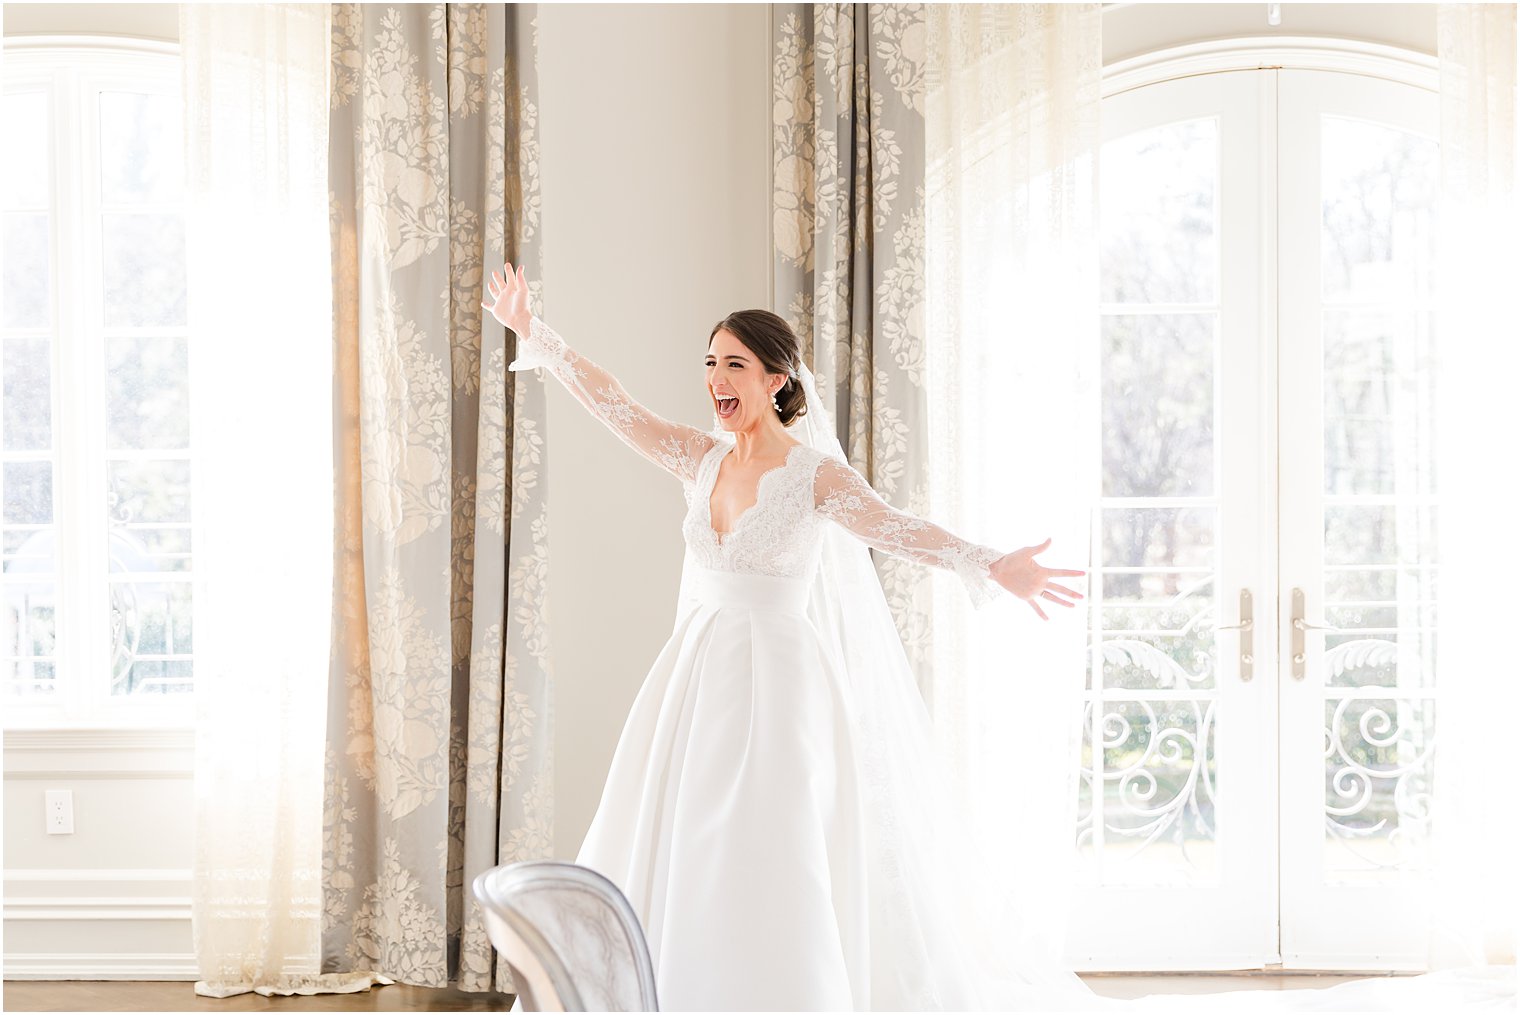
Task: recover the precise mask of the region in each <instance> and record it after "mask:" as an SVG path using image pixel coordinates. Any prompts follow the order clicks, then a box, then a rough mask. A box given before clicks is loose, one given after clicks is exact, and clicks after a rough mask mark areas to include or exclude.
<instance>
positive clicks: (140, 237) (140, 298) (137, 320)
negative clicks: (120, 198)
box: [100, 214, 185, 328]
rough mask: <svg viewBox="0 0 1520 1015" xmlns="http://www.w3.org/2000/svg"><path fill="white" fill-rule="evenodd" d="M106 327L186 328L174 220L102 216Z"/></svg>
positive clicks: (181, 240) (179, 233) (179, 235)
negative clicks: (184, 326)
mask: <svg viewBox="0 0 1520 1015" xmlns="http://www.w3.org/2000/svg"><path fill="white" fill-rule="evenodd" d="M100 229H101V247H102V249H101V256H102V258H103V259H104V264H105V322H106V327H110V328H116V327H124V328H130V327H144V326H147V327H152V326H169V327H174V326H183V325H184V324H185V225H184V220H183V218H182V217H181V216H179V215H136V214H109V215H102V216H101V223H100Z"/></svg>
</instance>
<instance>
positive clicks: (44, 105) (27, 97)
mask: <svg viewBox="0 0 1520 1015" xmlns="http://www.w3.org/2000/svg"><path fill="white" fill-rule="evenodd" d="M4 108H5V142H6V143H5V175H4V181H5V195H4V201H5V207H6V208H27V209H41V208H47V207H49V206H50V200H51V199H50V195H49V194H48V176H49V174H48V168H49V159H50V153H51V151H52V148H51V145H50V144H49V137H48V97H47V93H46V92H10V93H7V94H6V96H5V107H4Z"/></svg>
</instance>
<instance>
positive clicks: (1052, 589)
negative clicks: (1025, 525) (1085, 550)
mask: <svg viewBox="0 0 1520 1015" xmlns="http://www.w3.org/2000/svg"><path fill="white" fill-rule="evenodd" d="M1049 547H1050V539H1049V538H1047V539H1046V540H1045V542H1043V543H1041V544H1040V545H1039V546H1026V547H1024V548H1023V549H1022V550H1014V551H1013V552H1012V553H1009V554H1005V555H1004V556H1002V557H999V558H998V559H997V560H995V561H993V562H992V567H991V569H990V570H991V572H992V577H993V578H994V579H995V580H996V581H997V583H998V584H999V585H1001V586H1003V588H1005V589H1007V590H1008V591H1009V592H1012V593H1013V594H1014V595H1016V596H1018V597H1019V598H1020V599H1022V600H1024V601H1025V602H1027V603H1028V604H1029V607H1030V609H1032V610H1034V612H1036V613H1038V614H1039V615H1040V619H1041V620H1049V619H1050V618H1049V617H1047V616H1045V611H1044V610H1042V609H1040V604H1039V602H1038V600H1039V599H1042V598H1043V599H1049V600H1050V601H1051V602H1053V603H1060V604H1061V605H1062V606H1075V605H1077V604H1076V603H1073V602H1068V601H1067V600H1065V599H1062V598H1061V597H1060V596H1059V595H1057V594H1056V593H1061V594H1062V595H1067V596H1071V597H1072V598H1073V599H1081V598H1082V593H1080V592H1075V591H1073V590H1071V589H1069V588H1067V587H1066V586H1064V585H1057V584H1056V583H1055V582H1053V581H1051V580H1050V579H1051V577H1052V576H1054V575H1068V574H1086V573H1087V572H1086V571H1072V570H1069V569H1066V568H1050V567H1045V566H1044V565H1043V564H1036V563H1035V562H1034V555H1035V554H1037V553H1043V552H1044V551H1045V550H1047V549H1049Z"/></svg>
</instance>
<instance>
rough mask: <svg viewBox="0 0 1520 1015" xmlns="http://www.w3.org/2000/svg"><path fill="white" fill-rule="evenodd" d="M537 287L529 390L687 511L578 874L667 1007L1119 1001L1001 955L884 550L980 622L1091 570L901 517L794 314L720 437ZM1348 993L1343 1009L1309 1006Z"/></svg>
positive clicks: (523, 308)
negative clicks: (597, 356) (596, 885)
mask: <svg viewBox="0 0 1520 1015" xmlns="http://www.w3.org/2000/svg"><path fill="white" fill-rule="evenodd" d="M527 291H528V287H527V279H526V276H525V269H524V268H523V267H518V268H517V269H516V270H515V271H514V270H513V269H512V267H511V265H506V266H505V269H504V274H503V273H498V272H493V273H492V277H491V280H490V282H489V283H488V284H487V295H488V297H489V299H488V300H486V301H485V302H483V304H482V306H483V307H485V308H486V309H487V310H489V311H490V312H491V313H492V315H493V316H494V317H495V318H496V320H497V321H499V322H500V323H501V324H503V325H504V326H506V327H508V328H510V329H512V331H513V332H515V333H516V335H517V338H518V346H517V353H518V354H517V358H516V359H515V360H514V361H513V362H512V363H511V364H510V365H509V367H508V369H510V370H523V369H532V368H536V367H545V368H547V369H548V370H549V372H550V373H552V374H553V375H554V377H556V378H557V379H558V380H559V381H560V382H561V383H562V384H564V385H565V387H566V388H567V389H568V390H569V391H570V393H571V394H572V395H573V396H574V397H575V398H576V399H577V400H578V401H580V402H581V403H582V404H583V405H585V406H586V408H587V409H588V410H590V411H591V412H592V414H593V415H595V416H596V417H597V418H598V419H600V420H601V421H602V422H603V423H604V424H606V426H607V427H608V428H609V429H610V430H612V432H613V433H614V434H616V435H617V436H618V437H619V438H620V439H621V440H622V441H624V442H625V443H626V444H628V445H629V446H630V447H632V448H633V449H634V450H635V451H638V452H639V453H640V454H641V455H643V456H644V457H646V458H648V459H649V460H650V461H652V462H654V463H655V464H656V465H658V466H660V467H661V468H662V469H664V470H665V471H667V472H669V473H671V474H672V475H674V476H675V477H676V478H677V479H679V480H680V481H681V485H682V489H683V491H684V493H685V499H686V504H687V510H686V514H685V517H684V519H683V521H682V526H681V531H682V535H683V538H684V541H685V546H686V552H685V560H684V564H683V569H682V577H681V587H680V592H679V596H678V608H677V611H676V613H677V616H676V621H675V626H674V629H673V630H672V632H671V635H670V638H669V640H668V641H667V642H666V643H665V645H664V647H663V648H662V649H661V650H660V652H659V655H658V656H657V657H656V659H655V660H654V663H653V665H652V666H651V667H650V670H649V673H648V675H647V676H646V677H645V679H644V682H643V684H642V685H641V686H640V689H639V691H638V694H637V696H636V697H635V699H634V702H633V705H632V708H631V709H630V712H629V715H628V719H627V721H626V723H625V725H624V727H623V731H622V735H621V737H620V738H619V740H618V744H617V747H616V749H615V751H614V754H613V758H612V765H611V768H610V771H609V773H608V776H607V782H606V786H605V788H604V789H603V792H602V797H601V802H600V804H599V806H598V808H597V811H596V814H595V816H594V817H593V819H592V822H591V826H590V828H589V830H588V831H587V833H586V837H585V839H584V841H583V843H582V845H581V848H580V851H579V853H578V854H577V856H576V862H577V863H580V864H583V865H585V866H588V867H591V868H593V869H595V870H597V871H599V872H601V873H602V874H604V875H606V876H607V877H608V878H609V879H611V880H612V881H613V882H614V883H615V884H617V885H618V887H619V888H620V889H621V890H622V891H623V893H624V894H625V895H626V896H627V897H628V900H629V902H630V903H631V904H632V905H633V908H634V910H635V912H636V913H637V914H638V916H639V920H640V922H641V924H642V926H643V930H644V934H645V937H646V939H647V941H648V945H649V951H650V955H651V958H652V959H653V962H654V968H655V982H656V985H657V990H658V995H659V1003H660V1007H661V1008H662V1009H666V1010H724V1011H732V1010H751V1011H753V1010H772V1011H796V1010H818V1009H833V1010H857V1011H865V1010H943V1009H961V1010H966V1009H987V1008H1002V1009H1023V1010H1031V1009H1066V1010H1071V1009H1092V1008H1103V1007H1109V1006H1112V1005H1114V1004H1116V1002H1112V1001H1109V1000H1107V999H1104V998H1100V997H1098V996H1096V995H1095V994H1093V993H1092V992H1091V991H1090V990H1089V989H1088V988H1087V987H1086V986H1085V985H1084V984H1083V983H1082V982H1081V981H1080V980H1079V979H1078V978H1077V977H1076V975H1075V974H1074V973H1072V972H1071V971H1070V970H1067V969H1063V968H1060V967H1059V965H1058V963H1056V962H1055V961H1054V960H1053V959H1052V958H1051V957H1050V954H1051V953H1049V952H1046V953H1044V954H1043V955H1040V956H1035V955H1024V956H1020V955H1009V954H1006V952H1007V949H997V948H994V947H993V942H995V941H998V940H1009V938H1008V937H1006V936H1000V935H999V934H998V933H996V932H995V931H993V930H992V929H991V928H992V927H993V925H994V921H995V920H996V919H998V918H999V914H1000V913H1001V915H1002V916H1003V918H1006V911H999V910H998V908H997V907H998V905H999V904H1000V903H999V900H990V901H989V900H987V899H982V898H978V897H977V892H976V885H975V864H974V863H969V862H966V860H967V858H963V857H958V856H956V855H955V853H954V852H953V850H955V849H957V848H960V847H959V844H960V843H962V842H965V841H968V840H967V839H965V838H964V837H962V836H961V833H960V832H959V831H958V830H957V829H958V828H960V827H961V825H960V824H959V822H960V821H961V820H962V818H961V816H960V815H957V814H956V813H954V812H953V811H952V810H951V806H950V805H949V804H948V803H947V802H946V799H945V798H946V797H947V796H948V795H947V794H945V793H944V792H943V785H944V783H943V782H942V781H941V780H942V779H943V776H942V774H940V772H939V770H938V766H939V765H940V764H941V762H940V760H939V759H938V758H937V756H936V754H935V748H934V746H933V741H932V736H931V732H930V723H929V717H928V713H927V710H926V708H925V706H924V703H923V701H922V699H921V698H920V697H919V694H918V691H917V687H916V684H915V683H914V678H913V675H912V672H911V670H910V668H909V665H908V662H907V657H906V654H905V653H904V651H903V647H902V643H901V641H900V638H899V637H898V635H897V631H896V628H895V626H894V625H893V622H892V618H891V613H890V610H889V609H888V607H887V603H886V599H885V596H884V594H883V592H882V589H881V585H880V583H879V581H878V579H877V577H876V572H875V569H874V566H873V565H872V564H871V561H870V556H869V553H868V551H867V549H866V548H867V547H874V548H876V549H878V550H881V551H883V552H886V553H890V554H894V555H897V556H901V557H905V558H908V559H911V560H914V561H918V562H921V563H924V564H928V565H931V566H934V567H939V568H944V569H946V570H948V571H951V572H953V573H954V574H955V575H956V576H957V577H958V578H959V579H960V581H961V583H962V584H963V585H964V587H965V589H966V591H967V593H968V594H969V595H970V597H971V599H972V601H973V602H974V603H975V604H976V605H978V606H981V605H983V604H985V603H987V602H990V601H991V600H992V599H994V598H995V597H997V596H998V595H1000V594H1002V593H1003V592H1004V591H1006V592H1007V593H1009V594H1011V595H1013V596H1015V597H1017V598H1019V599H1021V600H1023V601H1024V602H1026V603H1027V604H1028V605H1029V606H1030V608H1031V609H1033V610H1034V611H1035V613H1037V614H1038V615H1039V616H1040V618H1041V619H1042V620H1044V619H1048V617H1047V615H1046V613H1045V611H1044V609H1042V607H1041V603H1042V601H1043V602H1045V603H1053V604H1058V605H1060V606H1064V607H1067V608H1070V607H1072V606H1074V605H1075V603H1074V602H1073V600H1076V599H1081V598H1082V594H1081V593H1080V592H1078V591H1075V590H1074V589H1072V588H1070V587H1068V586H1067V585H1065V584H1061V583H1060V582H1058V581H1057V579H1061V578H1066V577H1068V576H1078V575H1082V574H1084V572H1083V571H1080V570H1076V569H1069V568H1050V567H1045V566H1043V565H1041V564H1039V563H1037V562H1036V561H1035V559H1034V557H1035V555H1036V554H1038V553H1040V552H1042V551H1044V550H1045V549H1047V548H1048V547H1049V545H1050V540H1049V539H1046V540H1045V541H1044V542H1042V543H1040V544H1038V545H1035V546H1026V547H1023V548H1021V549H1018V550H1015V551H1013V552H1011V553H1004V552H1002V551H999V550H997V549H994V548H992V547H989V546H984V545H981V544H977V543H972V542H968V541H967V540H964V539H961V538H959V537H957V536H955V535H954V534H952V533H950V532H948V531H946V530H945V529H943V528H941V527H940V526H938V525H935V524H933V523H931V522H929V521H926V520H924V519H921V518H917V517H914V516H913V515H910V514H906V513H904V512H902V511H899V510H897V509H895V508H893V507H891V506H890V505H888V504H887V503H886V502H885V501H883V500H882V499H881V497H879V496H878V495H877V494H876V492H875V490H874V489H873V488H872V487H871V485H870V484H869V483H868V482H867V481H866V479H865V478H864V477H863V476H861V474H860V473H859V472H857V471H856V470H855V469H853V468H852V467H850V465H849V464H848V463H847V462H846V461H845V458H844V454H843V452H842V450H841V448H840V445H839V442H838V438H837V437H836V435H835V434H834V432H833V427H832V424H831V423H830V421H829V419H828V416H827V412H826V410H825V408H824V406H823V403H822V401H821V400H820V399H819V397H818V393H817V391H816V389H815V387H814V385H813V378H812V373H811V372H810V371H809V370H808V368H807V366H806V364H804V363H803V362H802V361H801V356H800V350H799V344H798V341H797V338H796V336H795V335H794V334H793V333H792V331H791V329H790V328H789V327H788V326H787V324H786V322H785V321H783V320H782V319H781V318H780V317H778V316H776V315H775V314H772V313H770V312H768V311H765V310H743V311H738V312H736V313H733V314H730V315H729V316H728V317H726V318H724V320H723V321H721V322H720V323H719V324H717V325H716V326H715V327H714V328H713V330H712V333H711V335H710V337H709V343H708V347H707V355H706V383H707V387H708V393H709V395H710V397H711V398H712V401H713V406H714V413H715V421H716V422H715V426H714V428H713V430H712V431H710V432H704V431H701V430H698V429H696V428H694V427H690V426H683V425H681V424H678V423H672V422H669V421H667V420H665V419H662V418H661V417H660V416H658V415H656V414H655V413H653V412H651V411H650V410H649V409H647V408H646V407H644V406H642V405H640V404H639V403H638V402H635V401H634V400H633V399H632V398H630V397H629V395H628V394H627V392H625V391H624V390H623V388H622V386H621V385H620V384H619V383H618V381H617V380H616V379H615V378H614V377H613V376H612V375H611V374H609V373H608V372H607V371H606V370H604V369H602V368H601V367H599V366H597V365H596V364H595V363H593V362H591V361H590V360H588V359H587V358H586V357H585V356H582V355H580V354H579V353H577V352H575V350H573V349H572V348H570V347H569V346H568V345H567V344H566V343H565V341H564V340H563V339H562V338H561V337H560V336H559V335H558V334H557V333H555V331H554V330H553V329H552V328H550V327H549V326H548V325H547V324H545V323H544V322H543V321H542V320H540V319H539V318H537V317H534V316H533V315H532V313H531V312H530V311H529V309H528V299H527ZM967 868H969V869H967ZM1026 918H1028V917H1026ZM1352 986H1357V984H1346V985H1343V987H1352ZM1337 990H1341V991H1342V993H1341V994H1340V995H1339V997H1341V998H1342V999H1345V998H1346V994H1345V992H1344V990H1343V988H1333V989H1331V990H1326V991H1293V992H1290V993H1292V994H1296V995H1307V994H1314V995H1324V997H1325V998H1326V999H1330V997H1331V995H1336V991H1337ZM1366 997H1367V995H1365V994H1363V995H1353V999H1355V1000H1365V999H1366ZM1146 1000H1155V1001H1160V1000H1161V998H1159V997H1157V998H1153V999H1146ZM1238 1000H1241V999H1240V998H1239V996H1238V995H1232V996H1231V1002H1232V1006H1237V1007H1238V1005H1236V1004H1235V1002H1236V1001H1238ZM1262 1000H1265V998H1263V999H1262ZM1426 1000H1429V998H1426ZM1168 1001H1170V1002H1172V1003H1168V1004H1165V1005H1163V1006H1161V1007H1163V1008H1164V1010H1176V1009H1177V1008H1179V1007H1196V1008H1197V1010H1213V1009H1211V1008H1210V1007H1209V1003H1211V1002H1212V1003H1214V1004H1215V1005H1217V1000H1216V999H1212V998H1208V997H1206V996H1204V997H1192V998H1172V999H1168ZM1374 1006H1378V1005H1374ZM1284 1007H1286V1006H1284ZM1304 1007H1308V1008H1313V1007H1316V1006H1315V1005H1313V1004H1308V1005H1304ZM1328 1007H1329V1008H1330V1009H1331V1010H1334V1009H1335V1007H1336V1006H1335V1004H1333V1003H1331V1004H1329V1005H1328Z"/></svg>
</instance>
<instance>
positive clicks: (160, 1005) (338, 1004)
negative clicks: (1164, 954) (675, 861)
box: [0, 973, 1356, 1011]
mask: <svg viewBox="0 0 1520 1015" xmlns="http://www.w3.org/2000/svg"><path fill="white" fill-rule="evenodd" d="M1083 979H1084V980H1086V981H1087V983H1088V984H1089V985H1090V986H1091V987H1092V988H1093V990H1095V991H1097V992H1098V993H1099V994H1104V995H1107V996H1109V997H1140V996H1141V995H1143V994H1162V993H1166V994H1212V993H1220V992H1227V991H1234V990H1292V989H1295V988H1306V987H1328V986H1330V985H1331V984H1333V983H1340V982H1342V981H1344V980H1351V979H1356V977H1353V976H1297V975H1270V974H1268V975H1261V974H1256V975H1248V976H1231V975H1214V974H1186V975H1168V974H1132V973H1124V974H1109V973H1105V974H1094V975H1091V976H1084V977H1083ZM0 998H3V1005H4V1010H5V1011H507V1010H509V1009H510V1008H511V1007H512V995H511V994H500V993H495V992H492V993H485V994H481V993H466V992H464V991H460V990H452V989H450V990H438V989H435V988H430V987H410V986H407V985H406V984H404V983H391V984H386V985H384V986H380V987H371V988H370V989H369V990H361V991H357V992H355V993H352V994H313V995H294V996H291V997H265V996H263V995H262V994H251V993H250V994H239V995H237V996H235V997H225V998H214V997H199V996H197V995H196V993H195V990H194V987H193V985H192V984H191V983H190V982H189V981H165V980H7V981H6V982H5V983H4V984H3V993H0Z"/></svg>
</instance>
